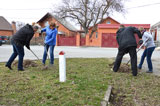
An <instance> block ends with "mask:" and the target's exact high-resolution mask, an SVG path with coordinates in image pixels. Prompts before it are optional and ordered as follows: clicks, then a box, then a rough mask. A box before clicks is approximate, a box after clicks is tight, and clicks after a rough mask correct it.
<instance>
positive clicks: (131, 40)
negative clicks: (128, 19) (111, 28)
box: [117, 27, 142, 49]
mask: <svg viewBox="0 0 160 106" xmlns="http://www.w3.org/2000/svg"><path fill="white" fill-rule="evenodd" d="M135 33H137V34H138V36H139V38H142V35H141V33H140V31H139V30H138V29H137V28H135V27H125V28H121V29H119V30H118V31H117V41H118V44H119V49H125V48H128V47H132V46H135V47H137V43H136V38H135V36H134V34H135Z"/></svg>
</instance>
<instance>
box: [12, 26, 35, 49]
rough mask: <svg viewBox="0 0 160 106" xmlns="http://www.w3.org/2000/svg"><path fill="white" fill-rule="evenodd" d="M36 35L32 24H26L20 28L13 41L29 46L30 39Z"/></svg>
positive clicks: (19, 44)
mask: <svg viewBox="0 0 160 106" xmlns="http://www.w3.org/2000/svg"><path fill="white" fill-rule="evenodd" d="M33 35H34V30H33V28H32V26H31V25H29V24H26V25H25V26H24V27H22V28H21V29H20V30H18V31H17V32H16V33H15V34H14V35H13V36H12V39H11V41H12V42H14V43H15V44H16V45H18V46H24V45H25V46H26V47H27V48H29V45H30V40H31V39H32V37H33Z"/></svg>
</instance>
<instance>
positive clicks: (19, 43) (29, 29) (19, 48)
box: [5, 24, 39, 71]
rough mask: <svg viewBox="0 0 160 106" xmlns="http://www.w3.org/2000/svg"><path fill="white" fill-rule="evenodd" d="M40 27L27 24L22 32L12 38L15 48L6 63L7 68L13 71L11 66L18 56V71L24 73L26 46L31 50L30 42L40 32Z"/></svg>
mask: <svg viewBox="0 0 160 106" xmlns="http://www.w3.org/2000/svg"><path fill="white" fill-rule="evenodd" d="M38 28H39V26H38V25H36V24H34V25H32V26H31V25H29V24H26V25H25V26H24V27H22V28H21V29H20V30H18V31H17V32H16V33H15V34H14V35H13V36H12V38H11V43H12V46H13V53H12V55H11V57H10V58H9V60H8V62H7V63H6V65H5V66H6V67H8V68H9V69H10V70H12V68H11V65H12V62H13V61H14V59H15V58H16V57H17V55H18V58H19V59H18V71H24V69H23V57H24V46H26V47H27V49H29V50H30V40H31V39H32V37H33V35H34V33H35V32H36V31H37V30H38Z"/></svg>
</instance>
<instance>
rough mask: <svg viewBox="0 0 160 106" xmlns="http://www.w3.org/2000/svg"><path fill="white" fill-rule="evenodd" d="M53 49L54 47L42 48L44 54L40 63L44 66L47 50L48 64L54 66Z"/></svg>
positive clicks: (46, 46)
mask: <svg viewBox="0 0 160 106" xmlns="http://www.w3.org/2000/svg"><path fill="white" fill-rule="evenodd" d="M54 47H55V45H45V46H44V54H43V60H42V63H43V64H45V62H46V59H47V52H48V49H49V48H50V52H49V53H50V64H54Z"/></svg>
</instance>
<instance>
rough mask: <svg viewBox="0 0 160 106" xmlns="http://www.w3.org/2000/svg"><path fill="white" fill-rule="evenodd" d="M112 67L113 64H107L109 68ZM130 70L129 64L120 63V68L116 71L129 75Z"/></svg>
mask: <svg viewBox="0 0 160 106" xmlns="http://www.w3.org/2000/svg"><path fill="white" fill-rule="evenodd" d="M113 66H114V62H113V63H111V64H109V67H111V68H113ZM130 70H131V68H130V65H129V64H125V63H121V66H120V68H119V69H118V72H123V73H129V72H130Z"/></svg>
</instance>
